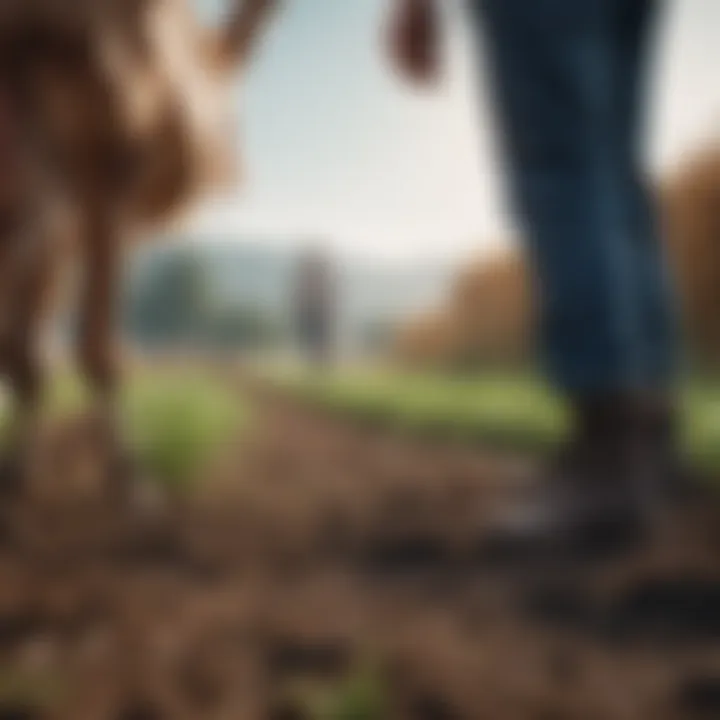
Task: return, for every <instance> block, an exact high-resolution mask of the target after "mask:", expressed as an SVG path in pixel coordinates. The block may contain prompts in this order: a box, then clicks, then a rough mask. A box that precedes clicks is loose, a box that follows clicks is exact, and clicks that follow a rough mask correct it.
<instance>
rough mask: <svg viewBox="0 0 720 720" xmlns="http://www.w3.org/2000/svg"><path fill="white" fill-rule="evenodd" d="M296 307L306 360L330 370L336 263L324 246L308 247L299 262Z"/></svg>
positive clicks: (299, 335) (297, 322) (301, 344)
mask: <svg viewBox="0 0 720 720" xmlns="http://www.w3.org/2000/svg"><path fill="white" fill-rule="evenodd" d="M294 306H295V313H296V326H297V331H298V340H299V342H300V346H301V349H302V351H303V354H304V356H305V359H306V360H307V361H308V362H309V363H310V364H311V365H313V366H314V367H315V368H317V369H326V368H327V367H328V366H329V365H330V363H331V362H332V359H333V340H334V337H333V336H334V327H333V326H334V320H335V282H334V272H333V267H332V262H331V260H330V258H329V257H327V256H326V254H325V253H324V252H323V251H322V250H321V249H318V248H311V249H309V250H307V251H306V252H304V253H303V255H302V257H300V259H299V261H298V265H297V270H296V281H295V298H294Z"/></svg>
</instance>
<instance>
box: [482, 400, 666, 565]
mask: <svg viewBox="0 0 720 720" xmlns="http://www.w3.org/2000/svg"><path fill="white" fill-rule="evenodd" d="M574 412H575V432H574V435H573V437H572V439H571V440H570V441H569V442H568V443H567V445H566V446H565V447H564V448H563V449H562V450H561V452H560V453H559V454H558V456H557V457H556V459H555V460H554V461H553V462H551V463H550V464H549V466H548V467H547V468H546V469H545V471H544V472H543V473H542V476H541V477H540V478H539V482H537V483H536V484H535V485H534V486H533V487H532V488H531V490H530V492H529V495H528V496H527V497H523V498H521V499H520V500H519V501H518V502H515V503H514V504H513V505H512V507H510V508H509V509H508V511H507V512H502V513H501V514H500V515H499V516H498V517H497V521H496V522H495V523H493V527H492V528H491V529H490V532H489V536H488V538H487V542H486V543H485V545H484V555H485V557H486V558H487V559H488V560H496V561H497V560H500V561H512V562H514V561H520V562H525V561H528V562H531V563H535V562H538V561H546V560H547V561H555V560H580V561H584V560H594V559H603V558H606V557H608V556H611V555H615V554H617V553H619V552H622V551H626V550H628V549H630V548H632V547H634V546H635V545H636V544H637V543H638V542H639V541H640V540H642V539H643V538H644V537H646V536H647V534H648V530H649V529H650V528H651V527H652V526H653V524H654V521H655V518H656V517H657V515H658V514H659V512H660V511H661V509H663V506H664V504H665V503H666V502H667V498H666V495H665V493H664V492H663V490H662V488H663V485H664V484H665V483H666V476H669V469H668V467H667V462H668V461H667V457H666V448H665V447H664V446H663V445H662V443H658V442H656V438H655V435H654V434H652V433H649V432H648V430H647V424H646V422H645V420H644V413H643V412H641V408H640V406H639V404H638V401H637V400H636V399H633V398H628V397H623V396H616V397H608V398H597V399H595V398H590V399H583V400H580V401H577V402H576V403H574Z"/></svg>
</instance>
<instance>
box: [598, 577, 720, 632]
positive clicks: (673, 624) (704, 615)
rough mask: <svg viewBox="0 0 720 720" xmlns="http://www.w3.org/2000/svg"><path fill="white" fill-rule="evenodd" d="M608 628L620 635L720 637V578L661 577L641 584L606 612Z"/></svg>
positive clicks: (609, 630)
mask: <svg viewBox="0 0 720 720" xmlns="http://www.w3.org/2000/svg"><path fill="white" fill-rule="evenodd" d="M604 625H605V629H606V631H607V632H609V633H610V634H611V635H614V636H617V637H619V638H620V639H622V638H627V639H633V638H636V637H643V638H647V639H653V638H655V639H662V640H687V641H692V642H713V643H716V642H717V641H718V640H720V580H715V579H712V580H711V579H707V578H703V577H694V576H690V577H676V578H657V579H651V580H647V581H644V582H641V583H639V584H638V586H637V587H635V588H633V589H631V590H629V591H628V592H627V593H626V594H625V595H624V596H623V597H621V598H620V599H618V600H617V601H616V602H615V603H614V604H613V605H612V606H611V607H610V608H608V610H607V612H606V614H605V622H604Z"/></svg>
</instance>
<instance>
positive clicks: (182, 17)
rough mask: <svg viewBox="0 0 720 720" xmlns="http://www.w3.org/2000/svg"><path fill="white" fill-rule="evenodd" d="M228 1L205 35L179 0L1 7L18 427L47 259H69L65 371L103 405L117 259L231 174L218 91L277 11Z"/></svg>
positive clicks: (2, 351) (9, 301)
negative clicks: (71, 348) (70, 341)
mask: <svg viewBox="0 0 720 720" xmlns="http://www.w3.org/2000/svg"><path fill="white" fill-rule="evenodd" d="M228 2H235V3H236V5H235V6H233V7H231V8H229V13H228V16H227V18H226V20H225V22H224V23H223V24H222V25H221V26H220V27H212V28H209V27H207V26H204V25H203V24H202V23H201V22H199V20H198V19H197V18H196V16H195V14H194V13H193V11H192V8H191V6H190V0H72V1H69V0H2V3H0V168H1V169H0V173H1V175H0V292H2V293H3V296H4V298H3V299H4V300H5V302H3V301H0V306H1V307H3V309H4V312H3V313H2V315H0V363H1V364H2V367H0V370H3V371H4V372H5V374H6V375H7V377H8V378H9V380H10V382H11V383H12V386H13V389H14V390H15V393H16V396H17V399H18V405H19V410H20V411H21V416H22V417H28V418H34V417H35V415H36V412H35V407H36V404H37V399H38V395H39V393H40V391H41V387H42V375H43V373H42V367H41V358H40V348H39V340H40V336H41V326H42V322H43V319H44V317H45V311H46V309H47V307H48V304H49V303H48V301H49V298H51V297H52V290H53V285H54V282H55V280H56V278H57V276H58V274H59V268H60V267H61V265H62V261H63V260H64V259H67V258H73V259H77V260H79V263H80V267H81V270H82V276H83V282H82V291H81V295H80V299H79V332H78V360H79V363H80V365H81V368H82V370H83V372H84V373H85V374H86V376H87V378H88V380H89V381H90V383H91V384H92V386H93V387H94V389H95V390H96V391H97V393H98V394H99V398H101V399H102V401H103V402H102V404H103V407H106V408H111V407H112V405H113V397H114V394H115V391H116V387H117V384H118V370H119V369H118V367H117V365H118V361H117V358H116V353H115V351H114V335H115V333H114V315H115V301H116V297H117V294H118V286H119V282H120V273H121V258H122V254H123V250H124V248H125V247H126V246H127V245H128V244H129V243H130V242H131V241H132V239H133V238H135V237H137V236H138V235H139V234H140V233H141V231H143V230H146V229H148V228H149V227H151V226H154V225H157V224H159V223H163V222H166V221H167V220H168V219H169V218H170V217H172V216H173V215H174V214H176V213H177V212H178V211H181V210H184V209H186V208H187V207H188V205H189V203H191V202H192V201H194V200H197V199H198V198H200V197H201V196H202V195H204V194H206V193H208V192H211V191H213V190H214V189H216V188H217V187H218V186H219V185H220V184H222V183H227V182H230V181H232V180H234V179H236V178H237V171H238V169H237V168H236V167H233V166H232V164H231V163H230V162H229V159H232V158H235V157H236V156H237V153H236V151H235V148H234V147H233V138H234V132H233V127H234V124H235V120H234V117H233V112H232V88H231V81H232V79H233V76H234V71H235V70H236V69H238V68H242V67H244V65H245V64H246V63H247V61H248V59H249V57H250V54H251V51H252V48H253V46H254V44H255V42H254V41H255V39H256V38H257V37H258V36H259V34H260V32H261V30H262V28H263V26H264V24H265V23H266V21H267V19H268V18H269V17H270V15H271V13H270V11H271V9H272V8H273V6H274V5H275V4H276V0H244V1H243V0H228ZM22 424H23V423H20V425H22ZM30 424H32V423H30Z"/></svg>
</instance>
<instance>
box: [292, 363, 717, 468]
mask: <svg viewBox="0 0 720 720" xmlns="http://www.w3.org/2000/svg"><path fill="white" fill-rule="evenodd" d="M279 382H281V383H283V384H284V385H285V386H286V387H287V388H288V389H289V390H291V391H292V392H295V393H297V394H298V395H299V396H301V397H302V398H304V399H306V400H307V401H309V402H313V403H318V404H320V405H322V406H324V407H326V408H328V409H330V410H333V411H336V412H339V413H344V414H348V415H350V416H352V417H354V418H356V419H358V420H360V421H363V422H368V423H371V424H373V425H378V426H383V427H387V428H389V429H392V430H394V431H398V432H404V433H411V434H414V435H422V436H429V437H432V438H436V439H445V440H456V441H462V442H469V443H477V444H487V445H488V446H492V447H498V448H503V449H517V450H522V451H540V452H545V451H549V450H550V449H552V448H554V447H556V446H557V444H558V443H559V442H561V440H562V438H563V437H564V436H565V435H566V433H567V429H568V418H567V414H566V411H565V408H564V407H563V404H562V403H561V402H560V401H559V400H558V398H557V397H555V396H554V395H553V394H552V393H551V392H550V391H549V390H548V389H547V388H546V387H545V386H544V384H543V383H542V382H541V381H540V379H539V378H538V377H536V376H533V375H532V374H529V373H528V374H521V373H517V374H512V373H507V374H503V373H498V372H493V373H487V374H478V375H477V376H474V377H451V376H441V375H437V376H434V375H422V374H400V373H394V372H373V373H349V374H337V375H334V376H325V377H312V376H306V375H299V374H296V375H286V376H284V377H282V378H281V379H280V380H279ZM682 398H683V418H684V422H683V428H684V430H683V432H684V442H685V447H686V450H687V452H688V453H689V454H690V456H691V457H692V458H693V460H694V461H695V462H697V463H698V464H699V465H700V466H702V467H704V468H706V469H708V470H711V471H713V472H720V379H710V380H708V379H704V380H701V379H694V380H688V381H687V382H686V383H685V384H684V386H683V392H682Z"/></svg>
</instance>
